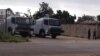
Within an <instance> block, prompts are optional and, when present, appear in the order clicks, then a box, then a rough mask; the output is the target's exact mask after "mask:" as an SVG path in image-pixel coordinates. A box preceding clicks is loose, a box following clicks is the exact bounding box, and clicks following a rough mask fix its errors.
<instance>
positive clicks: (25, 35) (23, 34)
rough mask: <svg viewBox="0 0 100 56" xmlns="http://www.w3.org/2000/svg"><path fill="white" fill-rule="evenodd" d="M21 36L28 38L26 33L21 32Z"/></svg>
mask: <svg viewBox="0 0 100 56" xmlns="http://www.w3.org/2000/svg"><path fill="white" fill-rule="evenodd" d="M20 35H21V36H22V37H27V36H28V35H27V34H26V33H22V32H20Z"/></svg>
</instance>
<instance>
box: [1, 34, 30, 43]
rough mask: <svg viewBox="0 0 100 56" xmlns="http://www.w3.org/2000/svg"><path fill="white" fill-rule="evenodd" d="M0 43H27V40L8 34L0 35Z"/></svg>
mask: <svg viewBox="0 0 100 56" xmlns="http://www.w3.org/2000/svg"><path fill="white" fill-rule="evenodd" d="M0 42H28V39H26V38H23V37H21V36H12V35H10V34H0Z"/></svg>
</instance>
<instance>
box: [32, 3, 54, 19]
mask: <svg viewBox="0 0 100 56" xmlns="http://www.w3.org/2000/svg"><path fill="white" fill-rule="evenodd" d="M46 14H48V15H50V16H51V15H52V14H53V10H52V8H50V7H49V5H48V3H45V2H42V3H41V4H40V8H39V11H37V12H36V13H35V14H34V15H33V17H34V19H39V18H41V17H44V16H45V15H46Z"/></svg>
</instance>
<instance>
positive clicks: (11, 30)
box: [8, 27, 15, 35]
mask: <svg viewBox="0 0 100 56" xmlns="http://www.w3.org/2000/svg"><path fill="white" fill-rule="evenodd" d="M8 32H9V33H10V34H11V35H15V33H14V32H13V29H12V28H11V27H8Z"/></svg>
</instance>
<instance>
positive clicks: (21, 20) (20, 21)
mask: <svg viewBox="0 0 100 56" xmlns="http://www.w3.org/2000/svg"><path fill="white" fill-rule="evenodd" d="M11 21H12V23H16V24H30V23H29V19H27V18H20V17H16V18H12V20H11Z"/></svg>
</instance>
